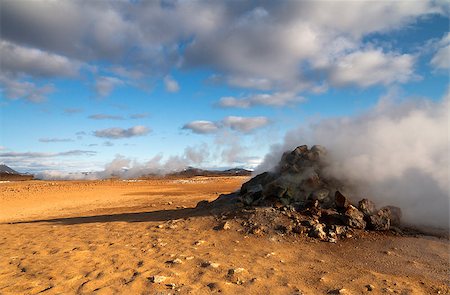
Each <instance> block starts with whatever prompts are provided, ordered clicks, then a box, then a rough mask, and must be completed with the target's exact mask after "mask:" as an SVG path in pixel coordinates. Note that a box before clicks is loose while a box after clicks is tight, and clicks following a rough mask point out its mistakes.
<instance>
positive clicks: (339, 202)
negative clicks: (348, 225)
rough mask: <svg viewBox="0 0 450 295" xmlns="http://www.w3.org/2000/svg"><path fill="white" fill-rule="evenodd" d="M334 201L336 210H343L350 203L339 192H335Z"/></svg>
mask: <svg viewBox="0 0 450 295" xmlns="http://www.w3.org/2000/svg"><path fill="white" fill-rule="evenodd" d="M334 201H335V203H336V208H338V209H341V210H345V209H346V208H347V207H348V206H349V205H350V201H349V200H348V199H347V198H346V197H345V196H344V195H343V194H341V192H340V191H336V193H335V194H334Z"/></svg>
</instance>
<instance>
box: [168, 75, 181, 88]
mask: <svg viewBox="0 0 450 295" xmlns="http://www.w3.org/2000/svg"><path fill="white" fill-rule="evenodd" d="M164 86H165V87H166V90H167V91H168V92H178V91H179V90H180V86H179V85H178V82H177V81H176V80H174V79H173V78H172V77H171V76H166V77H164Z"/></svg>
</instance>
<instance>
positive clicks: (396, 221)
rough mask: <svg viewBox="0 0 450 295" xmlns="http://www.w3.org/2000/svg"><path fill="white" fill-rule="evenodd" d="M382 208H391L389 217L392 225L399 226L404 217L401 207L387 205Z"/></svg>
mask: <svg viewBox="0 0 450 295" xmlns="http://www.w3.org/2000/svg"><path fill="white" fill-rule="evenodd" d="M381 209H389V211H390V215H389V219H390V220H391V225H392V226H399V225H400V221H401V218H402V210H401V209H400V208H399V207H395V206H385V207H383V208H381Z"/></svg>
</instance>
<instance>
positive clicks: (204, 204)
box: [195, 200, 209, 208]
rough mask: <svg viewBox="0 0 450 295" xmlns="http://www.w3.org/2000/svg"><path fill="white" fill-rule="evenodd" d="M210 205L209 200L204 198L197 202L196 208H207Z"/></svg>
mask: <svg viewBox="0 0 450 295" xmlns="http://www.w3.org/2000/svg"><path fill="white" fill-rule="evenodd" d="M208 205H209V202H208V201H207V200H203V201H200V202H198V203H197V205H196V206H195V208H205V207H207V206H208Z"/></svg>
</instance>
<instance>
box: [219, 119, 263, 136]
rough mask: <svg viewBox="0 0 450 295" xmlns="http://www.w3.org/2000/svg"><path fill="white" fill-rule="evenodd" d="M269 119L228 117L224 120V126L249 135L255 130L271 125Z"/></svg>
mask: <svg viewBox="0 0 450 295" xmlns="http://www.w3.org/2000/svg"><path fill="white" fill-rule="evenodd" d="M269 122H270V121H269V119H268V118H266V117H262V116H260V117H238V116H228V117H226V118H224V119H223V124H224V125H225V126H228V127H230V128H231V129H233V130H237V131H240V132H244V133H248V132H251V131H253V130H255V129H258V128H261V127H263V126H266V125H267V124H269Z"/></svg>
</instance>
